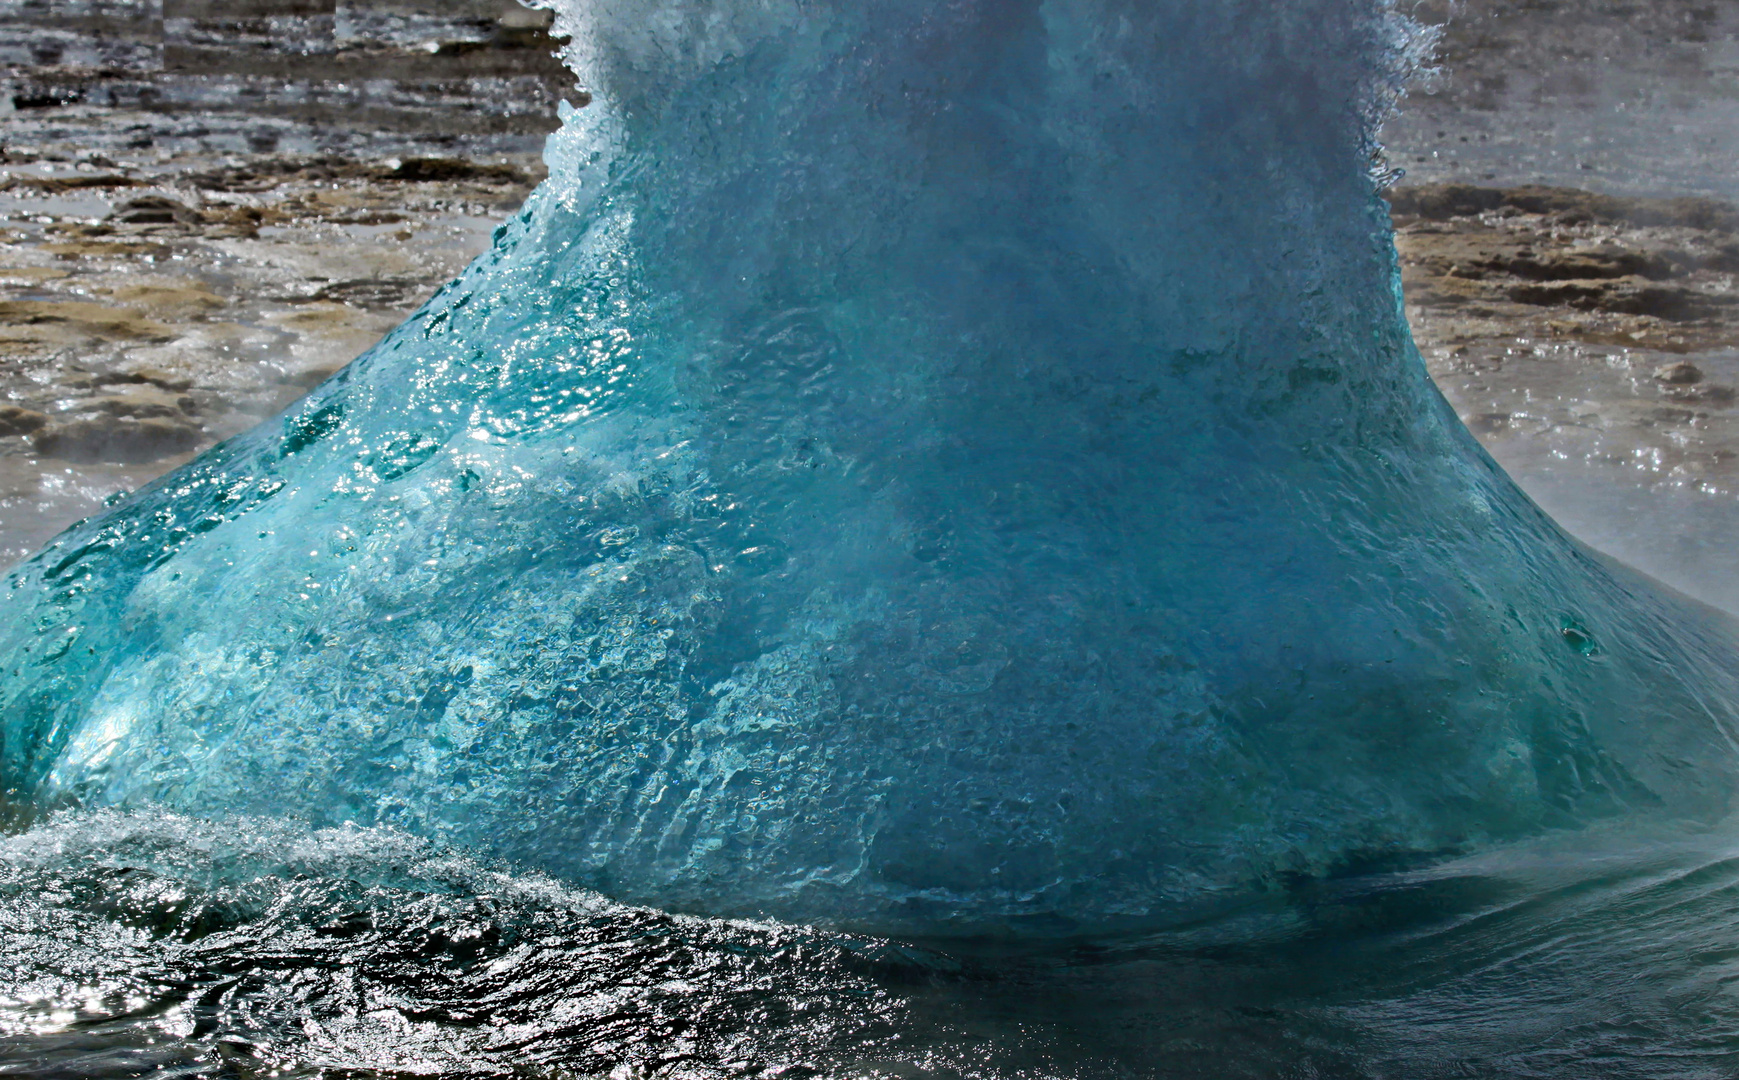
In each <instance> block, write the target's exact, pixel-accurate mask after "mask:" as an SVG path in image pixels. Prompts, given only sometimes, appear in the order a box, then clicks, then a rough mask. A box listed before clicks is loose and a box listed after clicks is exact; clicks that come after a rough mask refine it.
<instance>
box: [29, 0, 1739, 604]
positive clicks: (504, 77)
mask: <svg viewBox="0 0 1739 1080" xmlns="http://www.w3.org/2000/svg"><path fill="white" fill-rule="evenodd" d="M1432 2H1433V3H1435V2H1436V0H1432ZM1457 10H1458V14H1457V17H1456V20H1455V21H1454V22H1452V23H1451V25H1450V29H1449V32H1448V34H1447V37H1446V39H1445V43H1444V49H1443V58H1444V64H1445V73H1444V74H1443V75H1442V76H1440V77H1439V78H1438V79H1437V81H1436V82H1435V83H1432V84H1429V85H1428V86H1426V87H1425V88H1423V89H1422V90H1421V91H1420V92H1418V93H1416V94H1415V95H1414V96H1413V98H1411V99H1410V100H1409V101H1408V102H1407V103H1406V106H1405V110H1404V112H1403V114H1402V115H1401V116H1400V117H1399V118H1397V120H1396V121H1395V122H1394V123H1392V124H1391V125H1390V128H1389V130H1388V131H1387V132H1386V133H1385V138H1386V139H1387V141H1388V143H1389V146H1390V157H1391V160H1392V161H1393V162H1394V163H1395V164H1398V165H1400V166H1403V167H1405V168H1406V169H1408V170H1409V175H1408V177H1407V178H1406V179H1405V180H1403V182H1402V185H1401V186H1400V187H1398V188H1396V189H1395V190H1394V191H1392V192H1391V193H1390V196H1391V200H1392V205H1393V208H1394V212H1395V222H1396V227H1397V241H1398V246H1399V249H1400V253H1401V257H1402V261H1403V266H1404V279H1403V282H1404V287H1405V291H1406V299H1407V310H1408V316H1409V318H1410V320H1411V321H1412V323H1413V327H1414V331H1415V335H1416V337H1417V340H1418V342H1419V345H1420V349H1421V351H1422V353H1423V354H1424V356H1425V358H1426V361H1427V363H1428V365H1429V366H1430V368H1431V371H1432V374H1433V375H1434V376H1435V378H1436V379H1437V381H1438V384H1439V386H1440V387H1441V388H1442V389H1443V391H1444V393H1445V395H1446V396H1447V397H1448V398H1449V400H1450V401H1451V403H1452V404H1453V405H1454V406H1455V407H1456V409H1457V410H1458V412H1459V413H1460V414H1461V415H1462V417H1463V418H1464V419H1465V420H1466V421H1467V422H1468V424H1469V426H1470V427H1471V428H1472V429H1473V430H1474V432H1475V433H1476V434H1477V435H1478V436H1479V438H1480V439H1481V440H1482V441H1483V442H1484V443H1485V445H1486V446H1487V447H1488V448H1489V449H1490V450H1491V451H1492V453H1493V454H1494V455H1495V456H1496V457H1497V458H1498V459H1499V460H1500V461H1501V462H1502V463H1503V464H1504V465H1505V467H1506V468H1508V469H1509V470H1510V471H1511V472H1512V474H1514V475H1516V476H1517V477H1518V478H1519V479H1520V480H1521V481H1522V483H1523V485H1524V486H1525V487H1527V488H1528V490H1529V491H1530V493H1532V494H1533V495H1534V496H1535V498H1536V499H1539V500H1540V501H1541V502H1542V504H1543V505H1545V506H1547V508H1548V509H1549V510H1551V511H1552V512H1553V513H1554V514H1556V515H1557V516H1559V518H1560V520H1564V521H1566V522H1567V523H1569V524H1570V526H1571V527H1572V528H1573V529H1574V530H1575V531H1577V532H1579V533H1580V534H1582V535H1583V536H1584V537H1585V538H1587V539H1589V540H1590V541H1591V542H1594V543H1595V544H1597V545H1598V546H1601V547H1604V548H1606V549H1607V550H1610V551H1613V552H1614V553H1616V554H1618V555H1619V556H1620V557H1622V558H1625V559H1627V560H1629V561H1632V562H1634V563H1637V564H1638V565H1641V566H1643V568H1644V569H1647V570H1649V571H1650V572H1652V573H1655V574H1656V575H1657V576H1661V577H1663V578H1664V579H1667V580H1669V581H1671V582H1673V583H1675V584H1678V585H1680V586H1681V587H1684V588H1687V589H1691V590H1693V591H1696V592H1698V594H1699V595H1703V596H1705V597H1706V598H1709V599H1712V600H1714V601H1716V602H1720V603H1725V604H1727V605H1728V606H1730V607H1733V608H1735V609H1739V545H1733V544H1730V543H1728V542H1727V537H1728V536H1731V535H1735V534H1739V293H1736V292H1735V280H1736V275H1739V211H1736V210H1735V209H1734V207H1733V206H1732V205H1730V203H1729V202H1727V201H1724V199H1723V196H1725V197H1727V198H1739V181H1735V180H1733V177H1735V176H1739V60H1736V59H1735V58H1736V57H1739V6H1734V5H1719V4H1711V3H1704V2H1700V0H1658V2H1655V3H1649V4H1640V3H1630V2H1628V0H1528V2H1526V3H1522V2H1519V0H1458V4H1457ZM1421 13H1422V14H1424V15H1427V16H1432V15H1434V14H1435V15H1440V14H1442V12H1438V11H1436V10H1435V9H1434V8H1432V7H1430V5H1429V4H1423V5H1421ZM546 25H547V22H546V20H545V19H544V18H543V17H542V16H540V15H537V14H535V13H532V12H529V11H527V10H525V9H523V8H520V7H518V6H517V5H516V4H514V3H512V0H222V2H219V0H0V70H6V71H10V72H12V73H13V74H12V75H11V76H10V77H9V79H10V81H8V82H4V83H0V148H3V153H4V156H3V157H0V561H8V560H10V559H12V558H16V557H18V556H21V555H23V554H25V553H26V552H28V551H29V550H31V549H33V548H34V547H36V546H37V545H38V544H40V543H41V542H42V541H43V540H46V539H47V538H48V537H49V536H51V535H52V534H53V533H54V532H56V531H58V530H59V529H60V528H62V527H64V526H65V525H66V524H68V523H70V522H71V521H72V520H74V519H76V518H78V517H81V516H84V515H85V514H88V513H90V512H92V511H93V510H95V509H97V508H99V507H100V506H101V504H102V502H103V501H104V500H105V499H106V498H108V497H111V496H112V495H114V494H115V493H116V492H119V491H122V490H126V489H130V488H133V487H136V486H138V485H139V484H142V483H145V482H148V481H149V480H150V479H151V478H152V477H154V476H157V475H159V474H161V473H162V472H164V471H167V470H168V469H170V468H171V467H173V466H174V465H176V464H178V463H179V462H181V461H184V460H186V459H187V458H188V457H190V456H191V455H193V454H195V453H197V452H199V451H200V450H201V449H203V448H205V447H206V446H209V445H211V443H212V442H214V441H215V440H218V439H221V438H224V437H226V436H228V435H231V434H234V433H236V432H239V431H242V430H245V429H246V428H248V427H249V426H251V425H253V424H255V423H257V422H259V421H260V420H262V419H264V418H266V417H269V416H270V415H272V414H273V413H275V412H276V411H278V410H279V409H281V408H282V407H283V406H285V405H287V404H288V403H289V402H290V401H292V400H294V398H296V397H297V396H298V395H300V394H301V393H302V392H303V391H304V390H305V389H306V388H308V387H309V386H311V385H313V384H314V383H315V382H318V381H319V380H320V379H322V378H324V377H325V375H327V374H329V373H330V372H332V371H333V370H335V369H336V368H338V367H339V366H341V365H343V364H344V363H346V362H348V361H349V360H350V359H352V358H353V357H354V356H355V355H357V354H358V353H360V352H361V351H363V350H364V349H366V348H367V347H368V346H369V345H370V344H372V343H373V342H374V341H375V340H378V338H379V336H380V335H381V334H383V333H384V332H385V331H386V330H388V329H390V328H391V327H392V326H393V325H395V324H396V323H397V322H398V321H400V320H401V319H402V318H403V317H404V316H405V315H406V314H407V313H409V312H410V311H411V310H413V309H414V308H415V306H416V305H417V304H419V303H420V302H421V301H422V300H423V299H424V298H425V297H426V296H427V295H428V294H429V293H431V292H432V291H433V290H434V289H435V288H436V287H438V286H439V285H440V284H441V283H442V282H444V281H446V280H447V279H448V278H450V277H451V276H453V275H454V274H455V273H457V272H458V270H459V269H460V268H461V267H462V266H463V265H464V264H465V263H466V262H467V261H468V260H469V259H470V258H471V257H473V256H474V255H475V254H476V253H477V252H479V251H481V250H482V249H483V248H484V247H485V246H486V244H487V242H488V236H489V233H490V231H491V230H492V229H493V228H494V225H495V224H496V222H497V221H499V220H500V219H501V218H502V217H504V216H506V215H507V214H508V213H510V212H511V211H512V209H513V208H515V207H516V206H517V205H518V203H519V202H520V201H521V200H522V199H523V198H524V196H525V195H526V193H527V192H528V191H529V190H530V188H531V187H532V185H533V184H534V183H535V182H536V181H537V180H538V179H539V178H540V177H541V175H542V166H541V164H540V161H539V157H538V151H539V148H540V146H541V142H542V138H543V136H544V135H545V134H546V133H547V132H548V131H549V130H550V129H551V127H553V125H554V111H555V102H556V100H557V99H558V98H560V97H566V98H568V99H569V100H570V101H574V102H575V103H576V104H580V103H583V102H584V101H585V97H584V94H583V92H582V91H580V90H579V89H577V88H576V87H574V86H573V85H572V80H571V78H570V77H569V76H568V75H567V73H566V72H565V71H564V70H563V69H562V68H561V66H560V65H559V64H557V63H556V62H555V61H554V60H553V59H551V58H550V52H551V50H552V49H553V48H554V47H555V45H556V43H555V42H553V41H551V40H550V39H549V37H548V35H547V32H546V31H545V27H546ZM1619 106H1622V107H1619ZM1727 110H1731V111H1730V112H1729V111H1727ZM1729 116H1731V118H1732V119H1733V121H1734V123H1733V131H1732V132H1731V134H1732V135H1733V136H1734V137H1733V138H1731V139H1725V140H1723V139H1721V138H1716V137H1713V136H1711V134H1710V133H1711V132H1713V133H1714V134H1715V135H1716V136H1718V135H1719V134H1720V133H1721V132H1722V131H1724V130H1726V129H1724V128H1722V127H1721V125H1722V124H1723V123H1726V118H1727V117H1729ZM1663 118H1665V119H1663ZM1668 121H1671V122H1670V123H1669V122H1668ZM1675 123H1676V124H1678V131H1677V134H1676V135H1675V134H1674V132H1673V130H1672V127H1673V124H1675ZM1590 133H1592V134H1590ZM1675 139H1676V140H1677V141H1674V140H1675ZM1673 155H1677V156H1676V157H1675V156H1673ZM1729 166H1731V168H1730V167H1729ZM1668 174H1671V175H1670V176H1669V175H1668ZM1469 179H1471V180H1472V181H1473V182H1472V183H1469V182H1468V180H1469ZM1723 183H1726V184H1729V187H1730V190H1729V189H1728V188H1723V187H1722V184H1723ZM1588 187H1596V188H1598V189H1599V190H1602V191H1606V192H1619V193H1624V194H1606V195H1597V194H1592V193H1590V192H1589V191H1588V190H1584V189H1585V188H1588ZM1639 192H1641V194H1639ZM1687 192H1689V193H1695V194H1683V193H1687Z"/></svg>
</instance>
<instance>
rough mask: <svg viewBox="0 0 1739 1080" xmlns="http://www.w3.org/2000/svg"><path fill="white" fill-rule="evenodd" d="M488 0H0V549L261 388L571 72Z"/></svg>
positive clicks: (541, 35)
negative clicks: (0, 75) (218, 0)
mask: <svg viewBox="0 0 1739 1080" xmlns="http://www.w3.org/2000/svg"><path fill="white" fill-rule="evenodd" d="M546 25H547V22H546V19H545V18H544V16H542V15H540V14H538V13H535V12H531V11H528V10H526V9H524V8H521V7H519V6H518V5H517V4H514V3H512V2H511V0H501V2H499V3H497V2H494V0H428V2H426V3H419V2H417V0H381V2H377V3H342V4H341V3H332V2H322V0H226V2H225V3H223V4H210V3H203V2H201V0H163V2H162V3H157V2H153V3H142V2H136V0H53V2H38V0H11V2H7V0H0V69H3V70H6V71H9V72H10V73H11V75H10V77H9V78H5V79H4V81H0V150H3V156H0V560H6V561H10V560H11V559H13V558H16V557H19V556H22V555H23V554H26V553H27V552H28V551H30V550H32V549H34V548H35V547H37V546H38V545H40V544H41V543H42V542H43V541H45V540H47V539H48V538H49V537H50V536H52V535H53V534H54V533H56V532H58V531H59V530H60V529H61V528H63V527H65V526H66V525H68V524H70V523H71V522H72V521H74V520H76V519H77V518H79V517H82V516H85V515H87V514H89V513H91V512H92V511H94V510H96V509H98V508H99V507H100V506H101V505H102V503H103V501H104V500H105V499H107V498H109V497H112V496H114V495H115V494H116V493H118V492H120V491H123V490H126V489H130V488H133V487H136V486H138V485H139V484H142V483H145V482H148V481H149V480H150V479H151V478H152V477H155V476H157V475H159V474H161V473H163V472H165V471H167V470H168V469H170V468H172V467H173V466H175V465H176V464H179V463H180V462H181V461H184V460H186V459H187V458H189V457H190V456H192V455H193V454H196V453H198V452H199V451H201V450H203V449H205V448H206V447H208V446H210V445H212V444H213V443H214V442H216V441H218V440H221V439H223V438H226V437H228V436H230V435H234V434H237V433H239V432H241V431H244V430H246V429H248V428H250V427H252V426H253V425H255V424H257V423H259V422H260V421H261V420H263V419H265V418H267V417H269V416H271V415H273V414H274V413H276V412H277V411H278V410H280V409H282V408H283V407H284V406H286V405H288V404H289V403H290V402H292V401H294V400H295V399H296V398H297V397H299V396H301V395H302V394H303V393H304V392H305V391H306V390H307V389H308V388H309V387H311V386H313V385H314V384H316V383H318V382H319V381H320V380H322V379H324V378H325V377H326V376H327V375H329V374H331V373H332V372H333V371H336V370H337V369H338V368H340V367H342V366H343V365H344V364H346V363H348V362H349V361H350V360H351V359H353V358H354V357H355V356H356V355H358V354H359V353H361V352H362V351H364V350H365V349H367V348H368V347H369V346H370V345H372V344H373V343H374V342H375V341H377V340H379V338H380V336H381V335H382V334H384V333H385V332H386V331H387V330H388V329H390V328H392V327H393V326H395V325H397V323H398V322H400V321H401V320H402V319H403V318H404V316H405V315H406V314H408V313H409V312H410V311H412V310H414V309H415V307H416V306H417V305H418V304H420V303H421V302H422V301H423V300H424V299H425V298H426V297H427V296H428V295H429V294H430V293H432V292H433V291H434V289H436V288H437V287H439V286H440V285H441V284H442V283H444V282H445V281H447V280H448V279H450V278H451V277H452V276H453V275H455V274H456V273H457V272H458V271H459V270H460V269H461V268H462V267H463V266H464V265H465V264H466V263H467V262H468V261H469V260H470V259H471V258H473V257H474V256H475V255H476V254H477V253H479V252H480V251H482V250H483V249H484V248H485V247H486V246H487V244H488V241H489V236H490V233H491V232H492V231H493V229H494V228H495V226H496V224H497V223H498V222H499V221H500V219H501V218H503V217H504V216H506V215H507V214H509V213H511V212H512V211H513V210H514V209H516V208H517V206H518V205H519V203H520V202H521V201H522V200H523V199H524V197H525V195H526V194H527V193H528V192H529V191H530V190H531V188H532V187H533V186H534V185H535V184H536V182H537V181H538V180H539V179H540V178H541V176H542V173H543V168H542V164H541V160H540V151H541V146H542V140H543V137H544V136H545V135H546V134H547V132H548V131H549V130H550V129H552V128H553V127H554V125H555V119H554V113H555V103H556V101H557V99H558V98H560V97H565V98H567V99H568V100H569V101H571V102H574V103H575V104H583V103H584V102H585V100H586V97H585V94H584V92H583V91H581V90H579V89H578V88H576V87H574V86H573V85H572V79H571V76H569V75H568V73H567V72H566V70H565V69H564V68H562V67H561V65H560V64H559V63H558V62H557V61H556V60H554V59H553V58H552V57H551V55H550V53H551V51H552V50H553V49H554V48H555V47H556V46H557V44H558V43H556V42H554V41H552V40H551V39H550V38H549V36H548V34H547V33H546V31H545V29H544V28H545V26H546Z"/></svg>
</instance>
